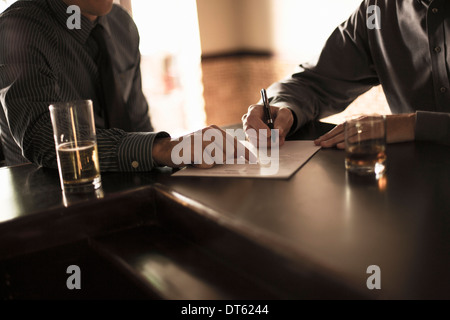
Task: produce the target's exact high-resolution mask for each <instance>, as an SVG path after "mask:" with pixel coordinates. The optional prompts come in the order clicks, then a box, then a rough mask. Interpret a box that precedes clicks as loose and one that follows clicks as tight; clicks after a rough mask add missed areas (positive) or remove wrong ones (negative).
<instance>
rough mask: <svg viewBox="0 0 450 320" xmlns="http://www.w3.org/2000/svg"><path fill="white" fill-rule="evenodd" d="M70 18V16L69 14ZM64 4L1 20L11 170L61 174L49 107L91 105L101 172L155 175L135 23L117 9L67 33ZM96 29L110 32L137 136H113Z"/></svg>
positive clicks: (39, 3)
mask: <svg viewBox="0 0 450 320" xmlns="http://www.w3.org/2000/svg"><path fill="white" fill-rule="evenodd" d="M69 12H70V11H69ZM72 14H73V13H72V12H70V13H67V5H66V4H65V3H64V2H63V1H62V0H19V1H17V2H16V3H14V4H13V5H11V6H10V7H9V8H8V9H7V10H5V12H4V13H3V14H2V15H1V16H0V101H1V104H2V107H3V108H2V109H1V110H0V126H1V138H2V144H3V148H4V154H5V158H6V163H7V165H16V164H20V163H26V162H33V163H36V164H38V165H41V166H45V167H51V168H56V167H57V161H56V150H55V145H54V140H53V130H52V125H51V120H50V113H49V109H48V107H49V105H50V104H52V103H55V102H61V101H66V102H67V101H73V100H85V99H90V100H92V101H93V105H94V113H95V123H96V131H97V143H98V149H99V158H100V168H101V170H102V171H149V170H151V169H152V168H153V167H154V166H155V163H154V162H153V160H152V156H151V155H152V146H153V142H154V140H155V138H158V137H168V136H169V135H168V134H167V133H165V132H159V133H154V132H152V131H153V128H152V125H151V121H150V117H149V113H148V105H147V102H146V99H145V97H144V94H143V92H142V86H141V73H140V52H139V34H138V31H137V28H136V25H135V24H134V22H133V20H132V18H131V17H130V15H129V14H128V13H127V12H126V11H125V10H123V9H122V8H121V7H120V6H117V5H114V6H113V9H112V10H111V12H110V13H109V14H108V15H106V16H103V17H99V18H98V19H97V21H95V22H91V21H90V20H89V19H87V18H86V17H84V16H82V15H81V25H80V26H81V29H69V28H68V27H67V20H68V18H69V17H70V16H71V15H72ZM96 23H99V24H101V25H102V26H103V28H104V29H105V30H106V32H107V34H108V37H107V38H106V42H107V47H108V51H109V52H110V55H111V57H112V60H113V61H112V64H113V69H114V74H115V75H116V76H117V78H118V79H119V82H120V85H121V89H122V95H123V99H124V102H125V107H126V109H127V112H128V113H129V115H130V118H131V121H132V124H133V131H134V132H125V131H123V130H121V129H117V128H107V127H106V126H105V119H104V117H103V110H102V107H101V105H100V103H99V97H97V90H96V88H97V87H98V85H99V81H100V77H99V73H98V67H97V65H96V62H95V61H96V60H95V57H96V55H97V53H98V46H97V44H96V42H95V40H94V39H93V37H92V36H91V35H90V33H91V31H92V29H93V28H94V27H95V25H96Z"/></svg>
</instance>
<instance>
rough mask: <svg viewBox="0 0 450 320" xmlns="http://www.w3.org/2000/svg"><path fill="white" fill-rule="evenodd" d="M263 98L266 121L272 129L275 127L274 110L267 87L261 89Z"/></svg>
mask: <svg viewBox="0 0 450 320" xmlns="http://www.w3.org/2000/svg"><path fill="white" fill-rule="evenodd" d="M261 99H262V102H263V104H264V115H265V119H264V120H265V123H266V124H267V126H268V127H269V129H270V130H272V129H273V118H272V112H270V105H269V100H268V99H267V93H266V89H261Z"/></svg>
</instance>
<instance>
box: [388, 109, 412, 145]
mask: <svg viewBox="0 0 450 320" xmlns="http://www.w3.org/2000/svg"><path fill="white" fill-rule="evenodd" d="M415 129H416V114H415V113H409V114H399V115H389V116H387V119H386V133H387V142H388V143H396V142H407V141H414V140H415Z"/></svg>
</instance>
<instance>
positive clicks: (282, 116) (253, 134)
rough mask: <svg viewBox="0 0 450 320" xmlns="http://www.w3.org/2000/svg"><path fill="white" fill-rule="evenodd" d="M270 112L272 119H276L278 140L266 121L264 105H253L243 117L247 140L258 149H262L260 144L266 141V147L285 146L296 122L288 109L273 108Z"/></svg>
mask: <svg viewBox="0 0 450 320" xmlns="http://www.w3.org/2000/svg"><path fill="white" fill-rule="evenodd" d="M270 110H271V113H272V117H273V118H274V119H275V122H274V129H276V130H278V139H276V138H275V137H272V131H271V130H270V129H269V127H268V126H267V124H266V123H265V121H264V109H263V106H262V105H251V106H250V107H249V109H248V113H246V114H244V115H243V116H242V124H243V128H244V131H245V133H246V135H247V139H248V140H249V141H250V143H252V144H253V145H254V146H256V147H260V145H259V144H260V142H262V141H264V146H271V145H272V144H280V145H283V144H284V142H285V139H286V135H287V134H288V132H289V131H290V129H291V127H292V124H293V122H294V117H293V115H292V112H291V111H290V110H289V109H288V108H285V107H281V108H280V107H274V106H271V107H270ZM272 138H274V139H272ZM275 140H276V141H275Z"/></svg>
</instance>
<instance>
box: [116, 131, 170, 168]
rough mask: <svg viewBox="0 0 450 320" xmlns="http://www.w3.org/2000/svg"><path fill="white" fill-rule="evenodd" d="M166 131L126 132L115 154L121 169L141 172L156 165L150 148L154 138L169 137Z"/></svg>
mask: <svg viewBox="0 0 450 320" xmlns="http://www.w3.org/2000/svg"><path fill="white" fill-rule="evenodd" d="M169 137H170V135H169V134H168V133H167V132H158V133H154V132H152V133H141V132H138V133H127V134H126V135H125V137H124V138H123V139H122V140H121V142H120V145H119V148H118V152H117V156H118V161H119V168H120V170H121V171H129V172H143V171H151V170H152V169H153V168H154V167H156V163H155V162H154V161H153V157H152V149H153V142H154V141H155V139H156V138H169Z"/></svg>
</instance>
